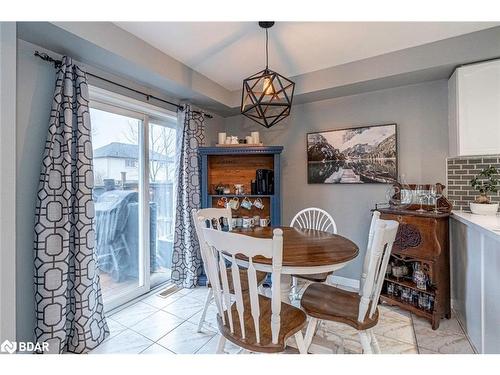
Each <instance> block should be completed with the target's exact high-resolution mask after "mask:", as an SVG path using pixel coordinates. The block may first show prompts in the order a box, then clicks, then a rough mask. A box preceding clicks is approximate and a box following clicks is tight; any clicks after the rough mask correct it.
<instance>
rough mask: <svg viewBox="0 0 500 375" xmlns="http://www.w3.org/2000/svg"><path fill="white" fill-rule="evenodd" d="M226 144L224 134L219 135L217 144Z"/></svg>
mask: <svg viewBox="0 0 500 375" xmlns="http://www.w3.org/2000/svg"><path fill="white" fill-rule="evenodd" d="M224 143H226V133H219V144H220V145H223V144H224Z"/></svg>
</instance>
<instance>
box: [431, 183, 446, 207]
mask: <svg viewBox="0 0 500 375" xmlns="http://www.w3.org/2000/svg"><path fill="white" fill-rule="evenodd" d="M429 192H430V195H431V197H432V198H433V199H434V210H433V212H434V213H439V210H438V200H439V198H441V197H442V196H443V194H442V191H441V189H440V188H439V187H438V186H437V185H432V186H431V187H430V189H429Z"/></svg>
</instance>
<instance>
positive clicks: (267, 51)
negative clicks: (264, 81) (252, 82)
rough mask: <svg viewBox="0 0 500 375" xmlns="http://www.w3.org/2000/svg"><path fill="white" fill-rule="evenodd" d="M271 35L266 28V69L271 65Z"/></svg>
mask: <svg viewBox="0 0 500 375" xmlns="http://www.w3.org/2000/svg"><path fill="white" fill-rule="evenodd" d="M268 39H269V37H268V35H267V29H266V69H267V68H268V67H269V48H268V45H269V40H268Z"/></svg>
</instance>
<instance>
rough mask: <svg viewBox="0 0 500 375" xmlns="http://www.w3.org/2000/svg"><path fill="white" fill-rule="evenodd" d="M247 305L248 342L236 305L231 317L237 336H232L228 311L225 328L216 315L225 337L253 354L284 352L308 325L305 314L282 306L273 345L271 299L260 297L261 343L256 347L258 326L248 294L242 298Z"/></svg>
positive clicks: (245, 308) (245, 317) (245, 319)
mask: <svg viewBox="0 0 500 375" xmlns="http://www.w3.org/2000/svg"><path fill="white" fill-rule="evenodd" d="M243 304H244V310H245V311H244V315H243V316H244V326H245V339H242V334H241V326H240V320H239V316H238V310H237V309H236V304H235V303H233V305H232V306H231V314H232V317H233V322H234V332H233V333H231V330H230V327H229V318H228V315H227V311H224V315H225V319H226V325H224V324H223V323H222V318H221V316H220V315H219V314H217V322H218V324H219V331H220V333H221V335H222V336H224V337H225V338H226V339H228V340H229V341H231V342H232V343H234V344H236V345H238V346H240V347H242V348H244V349H247V350H250V351H254V352H262V353H280V352H283V351H284V350H285V343H286V340H287V339H288V338H289V337H291V336H293V335H294V334H295V333H297V332H298V331H300V330H301V329H302V328H303V327H304V326H305V324H306V319H307V317H306V314H305V313H304V312H303V311H302V310H300V309H299V308H296V307H294V306H292V305H289V304H286V303H283V302H282V303H281V313H280V316H281V319H280V332H279V335H278V343H277V344H273V343H272V332H271V299H270V298H268V297H264V296H262V295H259V307H260V317H259V321H260V343H257V340H256V335H255V326H254V321H253V317H252V314H251V307H250V299H249V296H248V294H246V295H245V294H244V296H243Z"/></svg>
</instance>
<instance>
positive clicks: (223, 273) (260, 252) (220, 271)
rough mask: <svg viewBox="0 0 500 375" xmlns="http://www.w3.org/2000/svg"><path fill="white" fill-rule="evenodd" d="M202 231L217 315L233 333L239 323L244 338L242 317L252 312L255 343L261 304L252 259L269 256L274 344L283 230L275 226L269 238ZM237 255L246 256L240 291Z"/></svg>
mask: <svg viewBox="0 0 500 375" xmlns="http://www.w3.org/2000/svg"><path fill="white" fill-rule="evenodd" d="M198 220H203V218H199V219H198ZM201 232H202V234H201V236H202V240H203V241H204V242H205V246H203V249H204V251H206V253H207V254H206V257H207V265H208V267H207V268H208V275H209V276H208V277H209V278H210V282H211V283H212V288H213V290H214V299H215V300H216V305H217V309H218V312H219V315H220V316H221V317H222V320H223V324H224V325H225V326H226V327H229V329H230V331H231V333H232V334H236V333H235V327H236V325H237V324H238V325H239V331H240V332H239V334H240V335H241V339H243V340H244V339H245V338H246V335H247V332H245V324H244V320H245V317H246V316H249V315H251V319H252V320H253V324H254V327H255V335H256V337H255V341H256V342H257V343H260V342H261V337H260V336H261V335H260V315H261V306H260V303H259V295H258V284H257V274H256V269H255V267H254V262H253V259H254V258H255V257H256V256H261V257H266V258H270V259H272V270H273V271H272V281H273V287H272V298H271V322H269V323H270V326H271V332H272V343H273V344H277V343H278V335H279V329H280V312H281V291H280V278H281V268H282V254H283V231H282V230H281V229H274V231H273V238H272V239H262V238H253V237H250V236H246V235H242V234H236V233H227V232H221V231H217V230H214V229H212V228H203V229H202V231H201ZM238 254H241V255H243V256H245V258H248V268H247V275H248V286H249V287H248V290H247V291H245V293H243V292H242V288H241V280H240V273H239V270H238V267H239V266H238V264H237V262H236V256H237V255H238ZM226 260H229V261H230V262H231V263H232V264H231V271H232V272H231V274H232V285H233V287H234V298H235V302H234V303H235V306H236V312H237V314H236V315H237V317H236V316H233V313H232V312H233V311H234V310H233V309H232V300H231V293H230V289H229V280H228V274H227V269H226ZM244 300H246V301H248V300H249V301H250V311H245V306H248V303H246V304H245V303H244ZM232 310H233V311H232ZM225 317H227V320H228V321H227V322H226V321H225ZM236 318H237V320H236ZM252 339H253V338H252Z"/></svg>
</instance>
